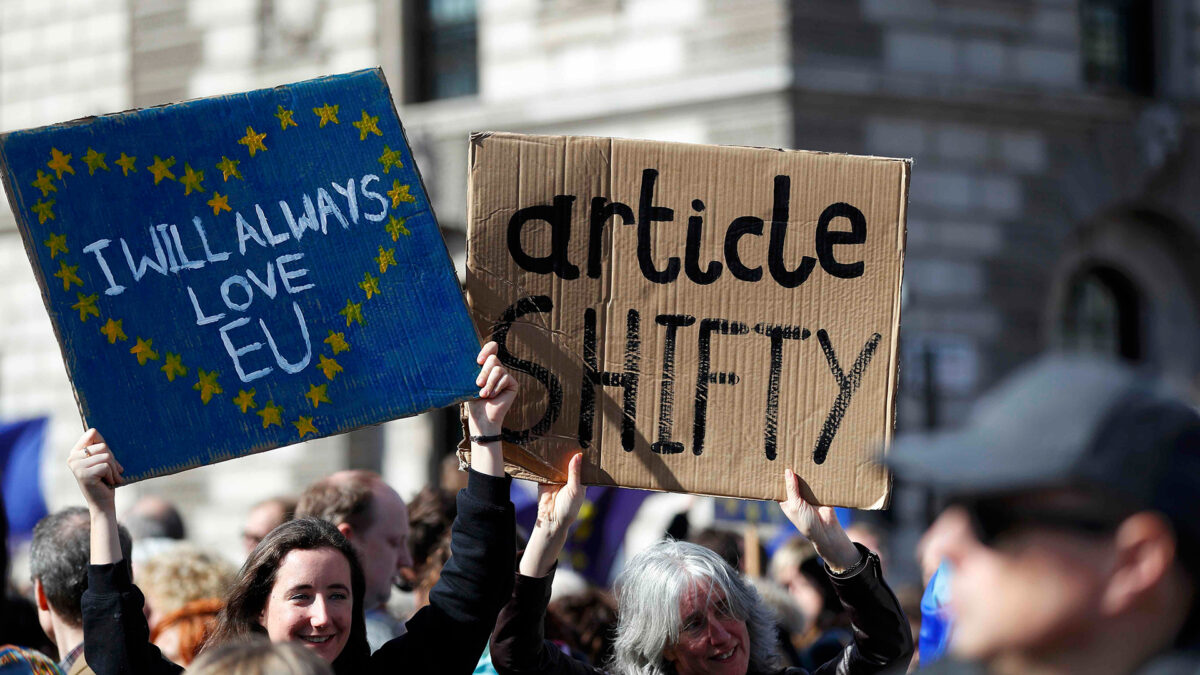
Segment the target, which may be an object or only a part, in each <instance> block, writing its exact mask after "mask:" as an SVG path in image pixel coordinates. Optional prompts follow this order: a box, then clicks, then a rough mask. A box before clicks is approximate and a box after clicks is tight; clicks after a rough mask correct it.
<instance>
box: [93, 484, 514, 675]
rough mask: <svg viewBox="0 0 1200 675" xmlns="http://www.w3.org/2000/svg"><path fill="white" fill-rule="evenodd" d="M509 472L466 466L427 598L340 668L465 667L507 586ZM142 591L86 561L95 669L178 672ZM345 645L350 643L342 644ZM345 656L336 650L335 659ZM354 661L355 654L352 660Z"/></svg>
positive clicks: (474, 657)
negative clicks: (402, 628)
mask: <svg viewBox="0 0 1200 675" xmlns="http://www.w3.org/2000/svg"><path fill="white" fill-rule="evenodd" d="M511 482H512V479H510V478H508V477H507V476H505V477H503V478H494V477H492V476H486V475H484V474H480V473H477V472H475V471H471V472H470V477H469V478H468V482H467V487H466V488H464V489H463V490H462V491H461V492H459V494H458V517H457V518H455V520H454V525H453V528H452V534H451V539H450V552H451V555H450V559H449V560H448V561H447V562H446V566H445V567H444V568H443V570H442V576H441V579H439V580H438V583H437V584H436V585H435V586H434V587H433V590H432V591H431V592H430V595H429V606H427V607H425V608H423V609H421V610H420V611H419V612H417V613H416V615H414V616H413V618H412V619H410V620H409V621H408V623H407V624H406V628H407V632H406V633H405V634H404V635H401V636H400V637H398V638H395V639H394V640H391V641H390V642H388V643H387V644H385V645H383V647H381V648H380V649H379V650H378V651H376V652H375V653H374V654H371V655H369V656H368V655H366V654H365V653H364V654H363V655H362V658H360V659H351V660H349V661H350V663H349V664H347V665H346V666H345V667H341V668H339V671H346V672H345V673H341V672H339V675H350V673H351V672H353V673H355V674H356V675H357V673H363V672H372V673H373V672H378V673H383V672H387V673H463V674H464V675H466V674H469V673H471V672H472V671H473V670H474V669H475V665H476V664H477V663H478V661H479V656H480V654H482V653H483V649H484V647H485V646H486V645H487V640H488V635H489V634H490V633H491V630H492V626H493V625H494V624H495V620H496V613H497V612H499V611H500V608H501V606H503V604H504V603H505V601H507V599H508V598H509V596H510V595H511V591H512V580H513V560H514V559H515V557H516V534H515V532H516V525H515V520H514V516H513V506H512V503H511V502H510V501H509V499H508V492H509V485H510V483H511ZM143 603H144V598H143V596H142V592H141V591H140V590H138V587H137V586H134V585H133V584H132V582H131V580H130V578H129V573H128V571H127V566H126V565H124V564H121V563H117V564H114V565H92V566H90V567H89V569H88V589H87V590H86V591H84V594H83V642H84V654H85V655H86V658H87V662H88V664H89V665H91V666H92V669H93V670H95V672H96V673H97V675H177V674H178V673H180V672H182V671H183V668H181V667H180V666H178V665H176V664H174V663H172V662H171V661H168V660H167V659H166V658H165V657H164V656H163V655H162V654H161V652H159V650H158V648H157V647H155V646H154V645H153V644H151V643H150V631H149V628H148V626H147V625H146V618H145V615H144V614H143V613H142V605H143ZM347 648H349V647H347ZM343 661H345V659H341V658H339V664H342V663H343ZM355 661H357V662H355Z"/></svg>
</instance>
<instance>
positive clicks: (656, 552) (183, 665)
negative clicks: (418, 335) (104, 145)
mask: <svg viewBox="0 0 1200 675" xmlns="http://www.w3.org/2000/svg"><path fill="white" fill-rule="evenodd" d="M478 361H479V364H480V366H481V368H480V374H479V377H478V380H477V385H478V386H479V387H480V391H479V398H477V399H475V400H473V401H471V402H469V403H468V404H466V412H467V421H468V425H467V427H468V432H469V440H470V445H471V453H470V467H469V469H467V471H466V472H465V481H462V483H463V484H464V487H462V489H461V490H459V491H458V493H457V495H455V494H453V493H451V492H449V491H447V490H445V489H442V488H440V487H428V488H426V489H424V490H422V491H421V492H420V493H419V494H418V495H416V496H415V497H414V498H413V499H411V500H410V501H408V502H407V503H406V502H405V500H404V499H402V498H401V497H400V495H399V494H397V493H396V492H395V490H393V489H392V488H391V487H390V486H389V485H388V484H387V483H386V482H385V481H384V480H383V479H382V478H381V477H380V476H379V475H378V474H375V473H373V472H370V471H364V470H349V471H341V472H337V473H334V474H332V475H330V476H327V477H325V478H323V479H320V480H318V481H316V482H314V483H313V484H312V485H309V486H307V487H306V488H305V489H303V491H302V492H301V493H300V494H298V495H297V496H295V497H294V498H293V497H275V498H270V499H266V500H264V501H262V502H259V503H258V504H256V505H255V506H254V507H253V508H252V509H251V511H250V512H249V513H248V514H246V517H245V521H244V526H243V530H242V532H241V535H242V540H243V544H244V549H245V550H244V554H245V556H246V557H245V562H244V563H243V564H242V566H241V568H240V569H236V568H235V567H233V566H232V565H230V564H229V562H228V561H227V560H226V558H225V557H223V556H221V555H218V554H216V553H214V552H212V551H206V550H204V549H202V548H199V547H197V546H195V545H194V544H192V543H189V542H188V541H187V536H186V528H185V526H184V522H185V521H184V519H183V517H182V516H181V515H180V514H179V513H178V512H177V511H176V510H175V509H174V508H173V507H172V506H171V505H170V504H169V503H167V502H165V501H163V500H159V499H155V500H148V501H146V502H145V503H139V504H138V505H137V506H136V507H135V508H134V509H131V510H130V512H128V513H126V514H124V515H123V517H122V518H121V521H120V522H119V521H118V518H117V514H116V509H115V502H114V493H115V490H116V489H118V488H119V486H120V485H121V484H122V467H121V463H120V459H119V449H114V448H110V447H109V446H108V445H107V444H106V443H105V441H104V438H103V436H102V435H101V433H100V432H99V431H97V430H88V431H87V432H86V433H84V434H83V436H82V437H80V439H79V441H78V442H77V443H76V445H75V447H73V448H72V449H71V451H70V453H69V455H68V458H67V463H68V465H69V466H70V469H71V471H72V473H73V474H74V476H75V478H76V482H77V483H78V485H79V489H80V491H81V495H82V497H83V500H84V502H85V503H86V505H87V506H86V507H71V508H67V509H63V510H61V511H58V512H56V513H53V514H51V515H49V516H47V517H46V518H44V519H43V520H42V522H40V523H39V524H38V526H37V528H36V529H35V532H34V535H33V540H32V543H31V548H30V565H29V567H30V576H31V577H32V584H31V591H30V594H29V596H30V597H27V598H24V599H22V598H8V599H7V600H4V599H3V598H0V602H5V603H6V604H4V605H2V606H0V609H2V610H3V611H0V615H2V616H3V617H4V618H3V620H0V631H3V632H2V633H0V645H4V646H3V647H0V674H3V675H6V674H7V673H9V672H13V673H16V672H36V673H67V674H70V675H76V674H80V673H97V674H99V675H117V674H125V673H137V674H142V673H145V674H147V675H157V674H160V673H161V674H174V673H180V672H184V671H185V670H186V672H188V673H246V674H265V673H271V674H274V673H279V674H310V673H311V674H317V673H321V674H326V673H337V674H339V675H341V674H346V673H368V672H381V673H382V672H388V673H396V672H399V673H463V674H467V673H497V674H499V675H506V674H514V675H519V674H533V673H579V674H585V673H611V674H612V675H670V674H674V675H697V674H725V673H728V674H732V675H799V674H801V673H806V672H811V673H821V674H822V675H829V674H832V673H838V674H841V675H859V674H861V675H866V674H868V673H886V672H897V673H901V672H905V671H906V670H912V669H915V668H918V667H921V668H925V667H932V668H934V669H937V670H942V671H946V672H955V673H957V672H994V673H1016V672H1045V673H1052V674H1053V673H1061V674H1064V675H1066V674H1068V673H1074V672H1089V673H1133V672H1155V673H1158V672H1162V673H1172V672H1194V671H1197V670H1198V669H1200V668H1198V666H1200V634H1198V633H1197V627H1198V626H1200V620H1198V619H1197V617H1198V616H1200V613H1198V612H1197V611H1196V605H1197V603H1196V602H1195V596H1196V586H1195V584H1196V576H1195V575H1196V572H1197V569H1198V568H1197V567H1196V555H1197V553H1198V552H1200V548H1198V547H1197V545H1198V544H1200V414H1198V413H1197V412H1196V410H1195V408H1194V407H1193V406H1191V405H1190V404H1188V403H1186V402H1185V401H1184V399H1182V398H1180V397H1178V396H1175V395H1172V394H1170V393H1169V392H1168V391H1167V390H1165V389H1164V388H1163V387H1162V386H1161V385H1159V384H1157V383H1154V382H1152V381H1149V380H1147V379H1145V378H1142V377H1140V376H1139V375H1137V374H1136V373H1133V372H1131V371H1128V370H1126V369H1124V368H1123V367H1119V366H1114V365H1111V364H1105V363H1099V362H1093V361H1087V360H1061V359H1056V360H1049V361H1046V362H1044V363H1039V364H1035V365H1034V366H1032V367H1030V368H1028V369H1027V370H1025V371H1023V372H1022V373H1020V374H1018V375H1016V376H1015V377H1014V378H1013V379H1011V380H1010V381H1009V382H1008V383H1007V384H1005V385H1002V386H1001V387H1000V388H999V389H998V390H997V391H996V392H995V393H993V394H991V395H989V396H987V397H985V398H984V399H983V400H982V401H981V402H980V405H979V408H978V410H977V413H976V414H975V415H973V416H972V417H971V418H970V419H969V420H967V421H966V423H965V424H964V425H961V426H960V427H959V428H958V429H956V430H954V431H952V432H944V433H941V434H935V435H929V436H916V437H913V436H907V437H902V438H901V440H900V441H899V442H898V443H897V445H896V447H895V448H894V449H893V451H892V452H891V453H890V455H889V457H888V459H887V461H888V463H889V464H891V466H892V468H893V469H894V470H895V471H896V473H897V475H898V476H899V477H900V478H901V479H902V480H905V481H908V482H910V483H912V484H917V485H926V486H928V487H929V489H930V490H931V491H932V494H936V495H937V496H938V498H939V499H940V501H941V508H939V509H938V511H939V513H938V515H937V517H936V519H934V521H933V522H932V524H931V525H930V526H929V528H928V530H927V532H926V534H925V536H924V538H923V539H922V542H921V546H920V552H919V554H920V556H921V560H922V566H923V567H925V568H926V569H927V578H928V577H935V578H934V579H933V580H932V581H931V583H930V586H929V589H930V591H932V590H933V589H935V588H936V589H938V594H937V597H936V598H935V600H936V602H934V603H933V604H934V605H936V610H937V612H936V613H934V612H923V611H922V609H923V608H925V606H926V603H925V602H923V601H921V600H920V599H919V594H918V595H917V596H912V594H911V593H910V594H906V595H905V599H904V601H903V602H902V601H901V600H900V599H898V598H897V594H896V593H894V592H893V590H892V588H891V587H890V586H889V584H888V581H887V580H886V577H885V572H886V567H885V559H886V554H885V551H884V550H883V549H884V544H885V541H886V536H885V534H886V533H885V532H882V531H880V530H878V529H876V528H872V527H871V526H870V525H869V523H868V524H863V523H858V524H856V525H855V526H854V527H852V528H843V527H842V525H841V523H840V522H839V520H838V517H837V515H836V513H835V511H834V510H833V509H832V508H829V507H825V506H815V505H813V504H810V503H808V502H807V501H805V499H804V498H803V497H802V496H801V492H802V491H801V482H800V478H799V477H798V476H796V475H795V474H794V473H793V472H792V471H791V470H790V469H783V470H782V476H781V479H782V480H783V481H784V483H785V487H786V493H787V498H786V499H785V500H784V501H782V502H780V507H781V509H782V511H783V514H784V515H785V516H786V519H787V521H788V522H789V523H790V524H791V525H792V526H793V527H794V528H795V530H796V531H797V532H798V533H799V534H798V535H797V536H796V537H795V538H793V539H792V540H790V541H788V542H786V543H784V544H783V545H782V546H780V547H779V548H778V549H776V550H774V551H773V553H772V555H771V556H770V560H769V562H768V563H767V564H765V565H752V566H750V567H753V568H754V569H750V568H748V566H747V565H746V564H745V558H746V557H747V555H746V554H747V551H746V550H745V546H744V545H743V542H741V541H739V540H738V538H737V537H732V538H731V537H730V536H729V534H728V532H720V531H708V532H701V533H698V534H697V535H696V536H693V537H691V541H685V540H681V539H676V538H674V537H672V536H669V534H668V533H665V532H664V536H663V537H662V538H661V539H660V540H659V541H657V542H656V543H654V544H653V545H651V546H649V547H647V548H645V549H644V550H641V551H636V552H629V553H630V555H629V556H628V557H627V558H626V559H625V560H624V561H623V563H622V565H621V568H620V569H621V571H620V574H619V576H618V577H617V578H616V580H615V582H614V583H613V584H612V587H611V588H605V587H597V586H591V585H586V584H576V585H575V586H574V587H571V588H569V589H568V590H567V591H566V592H563V591H562V588H563V587H564V586H565V584H556V581H555V579H556V575H557V576H562V575H560V574H559V572H560V570H559V565H560V561H561V560H563V559H564V556H563V551H564V547H565V545H566V543H567V540H568V536H569V534H570V533H571V532H572V528H573V526H574V525H575V523H576V520H577V518H578V516H579V512H580V508H581V506H582V505H583V503H584V500H585V491H584V487H583V486H582V485H581V481H580V474H581V465H582V460H583V455H582V454H577V455H575V456H574V457H573V458H572V459H571V460H570V463H569V465H568V467H566V474H567V480H566V482H565V483H564V484H547V485H541V486H539V487H538V502H537V514H536V519H535V521H534V524H533V526H532V528H531V529H530V530H529V531H528V532H524V531H521V530H520V529H519V528H518V526H517V524H516V519H515V516H514V506H513V504H512V502H511V500H510V485H511V478H509V477H507V476H506V475H505V473H504V462H503V454H502V449H501V442H500V441H501V430H502V427H503V421H504V417H505V413H506V412H507V410H508V408H509V406H510V405H511V404H512V402H513V399H514V398H515V396H516V391H517V384H516V380H515V379H514V378H513V377H512V375H511V374H509V373H508V372H507V370H506V369H505V368H504V367H503V366H502V365H501V364H500V362H499V360H498V358H497V347H496V345H495V344H494V343H489V344H488V345H486V346H484V348H483V349H482V350H481V352H480V355H479V359H478ZM264 496H265V495H264ZM0 520H2V519H0ZM848 529H849V530H850V532H848V531H847V530H848ZM0 534H3V533H0ZM881 555H884V557H881ZM757 556H758V554H757V551H756V552H755V556H754V557H756V558H757ZM3 562H4V565H0V572H3V573H4V575H5V578H6V579H7V576H8V570H7V559H5V560H4V561H3ZM935 570H936V573H935ZM564 574H565V573H564ZM937 576H940V579H937V578H936V577H937ZM945 595H948V596H949V600H948V601H947V599H946V598H945V597H943V596H945ZM909 596H912V597H909ZM401 597H402V598H405V599H406V602H405V603H402V604H397V602H396V599H397V598H401ZM931 597H934V594H932V593H927V594H926V600H929V599H930V598H931ZM918 603H920V605H919V604H918ZM923 613H924V614H925V616H924V617H922V616H921V614H923ZM922 619H924V625H922ZM38 628H40V630H38ZM934 633H936V634H937V635H938V636H946V637H947V638H948V639H946V640H930V641H927V640H926V638H927V637H928V636H930V635H933V634H934ZM918 634H920V635H921V641H920V644H921V651H920V652H917V651H916V650H915V647H916V644H915V640H914V638H915V637H916V636H917V635H918ZM947 642H948V644H949V650H950V653H949V654H948V655H947V656H946V657H944V658H941V659H940V660H938V658H939V657H941V656H942V655H941V653H940V652H941V650H942V648H943V647H944V645H945V644H946V643H947ZM935 660H936V663H933V662H934V661H935ZM931 663H932V666H930V664H931Z"/></svg>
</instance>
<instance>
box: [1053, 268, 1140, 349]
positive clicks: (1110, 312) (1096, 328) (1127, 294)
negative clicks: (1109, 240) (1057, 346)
mask: <svg viewBox="0 0 1200 675" xmlns="http://www.w3.org/2000/svg"><path fill="white" fill-rule="evenodd" d="M1139 295H1140V294H1139V293H1138V291H1137V288H1136V287H1135V286H1134V284H1133V282H1132V281H1131V280H1130V279H1129V277H1127V276H1125V275H1124V274H1122V273H1121V272H1118V271H1117V270H1115V269H1112V268H1111V267H1093V268H1090V269H1086V270H1084V271H1082V272H1080V273H1079V274H1077V275H1076V276H1075V277H1074V278H1073V279H1072V280H1071V283H1070V285H1069V286H1068V290H1067V306H1066V312H1065V315H1064V316H1063V326H1062V336H1063V346H1064V347H1066V348H1067V349H1068V350H1072V351H1080V352H1088V353H1093V354H1100V355H1104V356H1113V357H1119V358H1124V359H1129V360H1131V361H1136V360H1138V359H1140V358H1141V357H1142V320H1141V307H1140V305H1141V300H1140V298H1139Z"/></svg>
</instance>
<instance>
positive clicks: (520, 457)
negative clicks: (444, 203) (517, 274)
mask: <svg viewBox="0 0 1200 675" xmlns="http://www.w3.org/2000/svg"><path fill="white" fill-rule="evenodd" d="M497 133H501V134H503V132H494V131H474V132H471V134H470V135H469V137H468V143H467V175H466V178H467V219H468V221H469V220H470V218H471V211H470V208H471V205H472V204H474V203H475V202H474V200H473V199H472V196H473V195H472V194H471V193H472V191H473V189H474V188H473V187H472V183H471V174H472V172H473V171H474V170H475V152H476V150H477V149H478V148H479V146H481V145H483V142H484V141H485V140H487V139H488V138H490V137H491V136H494V135H496V134H497ZM466 254H467V260H470V257H471V238H470V237H467V243H466ZM470 273H471V271H470V267H469V266H468V267H467V274H470ZM467 308H468V310H470V309H471V305H470V302H469V301H468V302H467ZM473 323H474V320H473V319H472V324H473ZM483 339H485V337H484V336H480V341H481V342H482V341H483ZM459 421H460V422H461V424H462V434H463V437H462V440H461V441H459V444H458V452H457V455H458V461H459V468H461V469H464V470H465V469H466V467H467V466H469V465H470V461H471V443H470V442H469V441H468V437H469V436H470V435H471V432H470V428H469V427H468V426H467V409H466V406H459ZM502 445H503V449H504V470H505V472H506V473H507V474H508V475H510V476H512V477H513V478H520V479H522V480H531V481H536V482H539V483H564V482H566V480H567V474H566V472H565V470H564V469H565V467H564V469H558V468H556V467H555V466H554V465H552V464H550V463H549V462H547V461H545V460H543V459H542V458H540V457H538V456H536V455H534V454H533V453H531V452H529V451H528V450H526V449H525V448H523V447H521V446H519V445H516V444H514V443H508V442H504V443H503V444H502Z"/></svg>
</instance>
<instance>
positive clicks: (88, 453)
mask: <svg viewBox="0 0 1200 675" xmlns="http://www.w3.org/2000/svg"><path fill="white" fill-rule="evenodd" d="M67 466H69V467H70V468H71V473H72V474H74V476H75V482H76V483H78V484H79V491H80V492H82V493H83V499H84V501H86V502H87V507H88V512H89V513H90V514H91V521H92V522H91V553H90V560H91V563H92V564H93V565H107V564H110V563H117V562H120V561H121V559H122V557H123V556H122V555H121V540H120V538H119V537H118V536H117V509H116V502H115V493H116V488H117V486H118V485H120V484H121V483H122V480H121V474H122V473H123V472H124V469H123V468H122V467H121V463H120V462H118V461H117V458H116V457H114V456H113V453H112V450H110V449H109V447H108V444H107V443H105V442H104V437H103V436H101V435H100V432H99V431H96V430H95V429H88V430H87V431H85V432H83V435H82V436H80V437H79V440H78V441H76V442H75V447H73V448H71V454H70V455H68V456H67Z"/></svg>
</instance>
